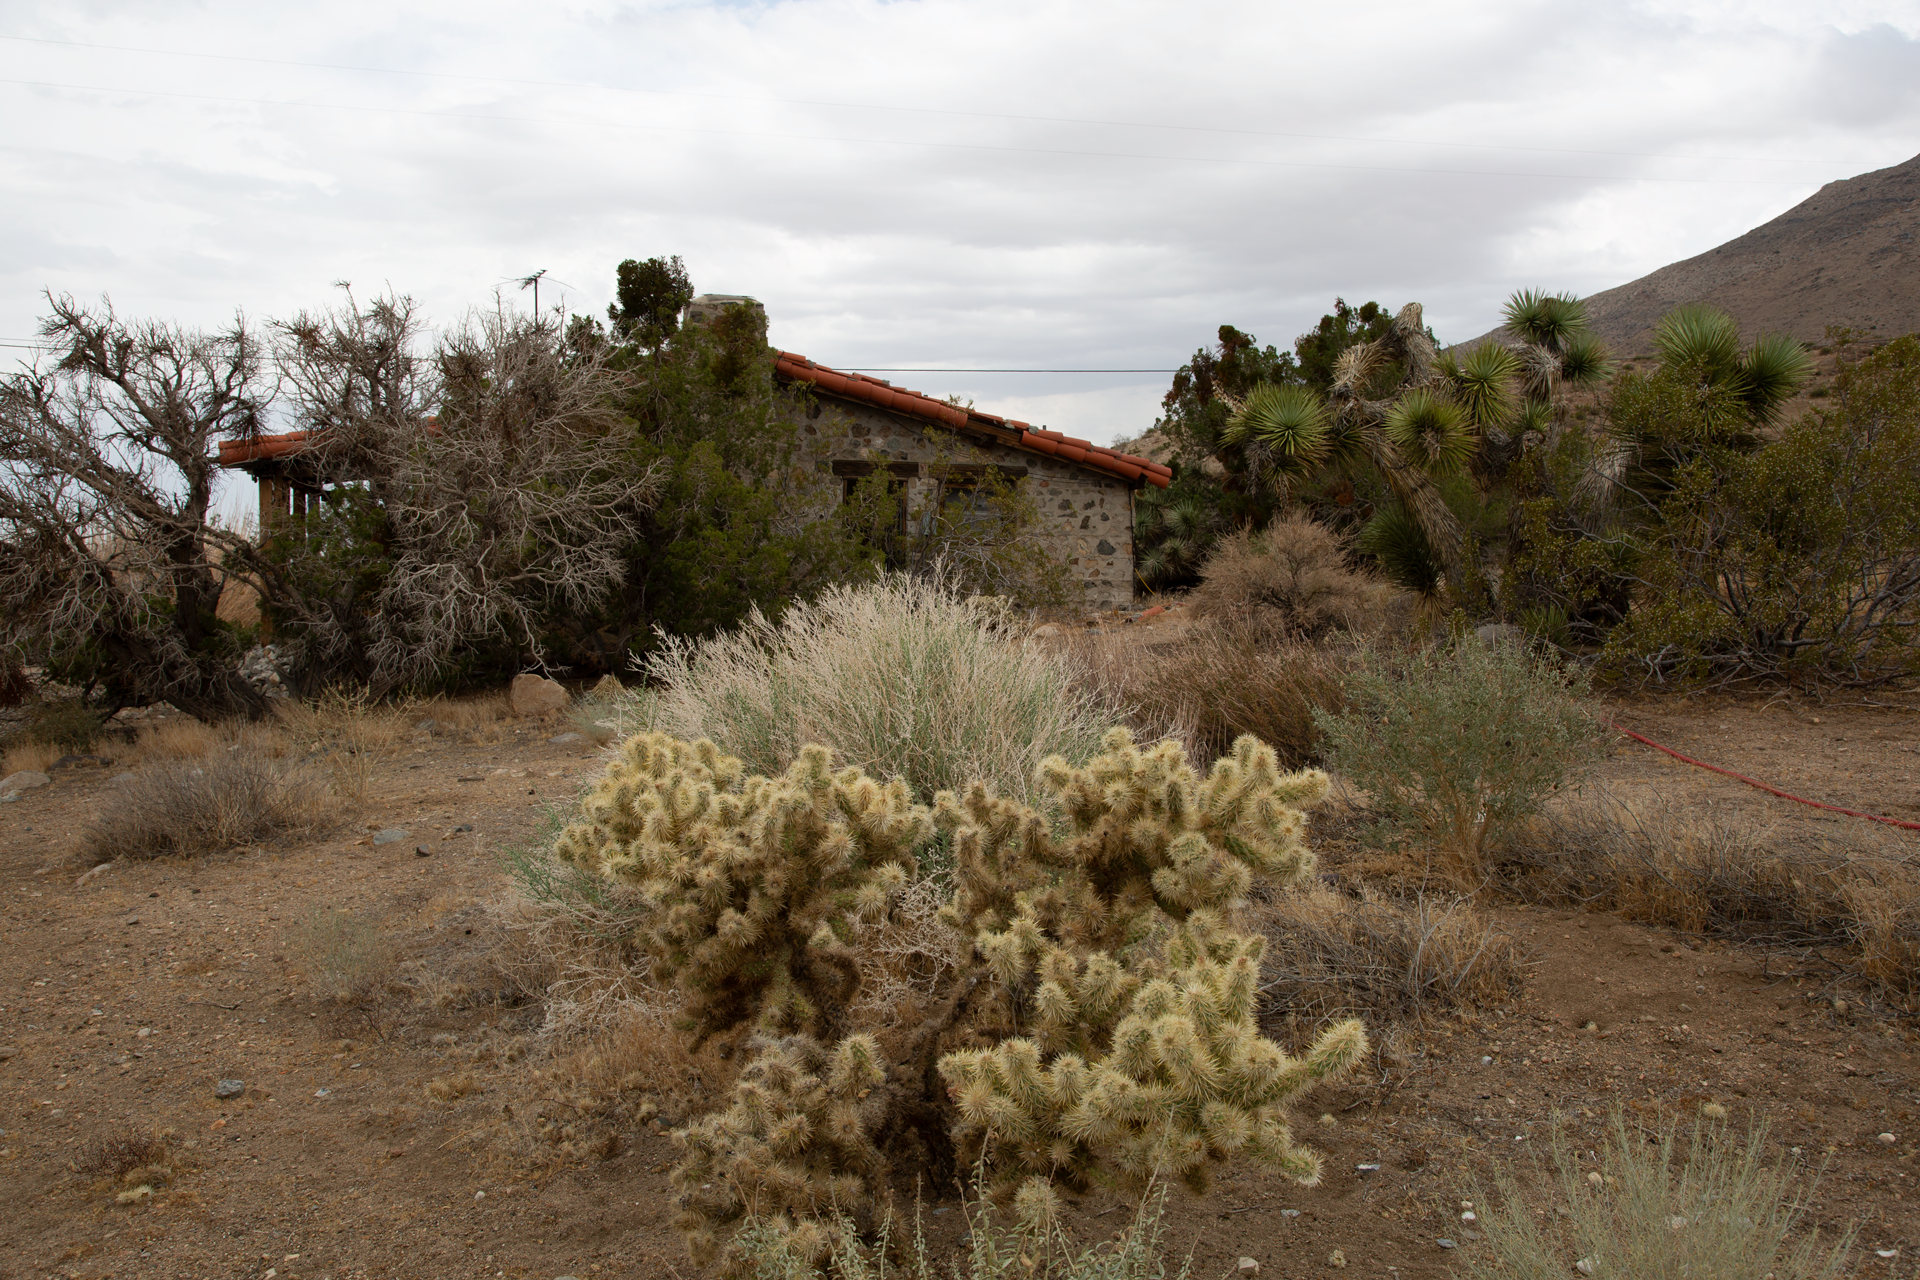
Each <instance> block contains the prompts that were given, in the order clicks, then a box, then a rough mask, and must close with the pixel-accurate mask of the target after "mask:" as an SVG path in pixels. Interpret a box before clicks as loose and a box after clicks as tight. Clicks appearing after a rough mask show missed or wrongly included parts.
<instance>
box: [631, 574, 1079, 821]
mask: <svg viewBox="0 0 1920 1280" xmlns="http://www.w3.org/2000/svg"><path fill="white" fill-rule="evenodd" d="M647 674H648V675H649V677H651V678H652V679H653V680H654V681H655V682H656V684H657V688H656V689H655V690H654V691H653V695H652V705H651V714H652V719H653V723H654V724H655V725H657V726H658V727H659V728H660V729H662V730H663V731H665V732H668V733H672V734H675V735H677V736H680V737H683V738H687V739H694V738H710V739H712V740H713V741H714V742H716V743H719V744H720V745H721V746H722V747H723V748H724V749H725V750H726V751H727V752H729V753H731V754H734V755H737V756H739V757H740V759H741V760H743V761H744V762H745V767H746V768H747V769H748V770H749V771H750V772H753V773H761V774H769V775H772V774H777V773H780V772H782V771H783V770H785V769H786V768H787V767H788V766H789V765H791V764H792V763H793V762H794V760H796V759H797V758H798V756H799V752H800V749H801V747H802V746H803V745H805V744H806V743H809V742H818V743H821V744H823V745H825V746H828V747H831V748H832V749H833V750H834V751H835V752H836V753H837V754H838V755H839V756H840V757H841V758H842V759H844V760H846V761H847V762H849V763H850V764H853V765H855V766H857V767H858V768H860V769H863V770H865V771H866V772H868V773H870V774H872V775H874V776H875V777H879V778H894V777H901V778H905V779H906V780H907V785H908V786H909V788H910V789H911V790H912V793H913V796H914V798H915V799H917V800H919V801H920V802H922V803H925V802H927V801H929V800H931V799H932V798H933V796H934V795H935V793H937V792H940V791H945V790H952V789H954V788H957V787H960V786H963V785H965V784H966V783H967V782H968V781H970V780H972V779H975V778H978V779H981V780H984V781H985V782H987V783H988V784H989V785H991V786H993V787H994V788H995V789H997V790H998V791H999V792H1000V793H1001V794H1004V795H1017V796H1025V795H1027V794H1029V793H1030V792H1031V789H1032V778H1033V771H1034V768H1035V767H1036V766H1037V765H1038V764H1039V763H1040V762H1041V761H1042V760H1044V759H1045V758H1047V757H1048V756H1050V755H1054V754H1056V753H1058V754H1064V755H1068V756H1073V757H1075V758H1084V757H1085V756H1087V755H1089V754H1091V753H1092V752H1093V750H1094V749H1095V748H1096V746H1097V744H1098V743H1099V740H1100V734H1101V731H1102V729H1103V728H1104V727H1105V726H1106V725H1107V724H1108V723H1109V722H1110V721H1111V720H1112V718H1113V716H1112V714H1111V712H1110V711H1109V709H1108V708H1107V707H1106V706H1104V705H1102V703H1101V701H1100V700H1099V698H1098V697H1096V696H1095V695H1093V694H1092V693H1090V692H1088V691H1087V690H1086V689H1085V688H1084V687H1081V686H1077V685H1076V682H1075V680H1074V679H1073V675H1074V671H1073V667H1072V664H1071V661H1070V659H1069V658H1067V657H1066V656H1064V655H1063V654H1061V653H1059V652H1057V651H1055V650H1052V649H1049V648H1047V647H1045V646H1042V645H1039V644H1024V643H1022V642H1021V641H1020V639H1019V637H1018V634H1017V632H1015V631H1013V630H1012V629H1011V628H1010V627H1009V626H1008V625H1007V624H1006V623H1004V622H1003V621H1002V620H1001V617H1000V613H999V611H997V610H995V609H993V608H992V607H991V606H989V605H986V604H981V603H975V602H971V601H968V600H966V599H964V598H962V597H961V596H960V594H959V593H958V592H957V591H955V590H954V589H952V588H951V587H950V586H948V585H947V584H946V583H944V582H942V581H939V580H925V579H917V578H909V577H904V576H889V577H886V578H884V579H882V580H881V581H879V582H876V583H871V584H867V585H862V586H837V587H832V588H829V589H828V590H827V591H825V592H824V593H822V594H821V595H820V597H819V598H818V599H816V600H813V601H809V602H801V603H797V604H794V605H792V606H791V607H790V608H788V610H787V611H786V613H784V614H783V615H781V618H780V620H779V621H778V622H777V623H776V622H774V621H772V620H770V619H768V618H767V617H766V616H764V615H762V614H760V613H759V612H757V611H756V612H754V613H753V614H752V615H751V616H750V617H749V618H748V620H747V622H746V623H745V624H744V625H743V626H741V627H740V628H739V629H738V630H736V631H732V632H728V633H725V634H722V635H719V636H715V637H713V638H712V639H709V640H704V641H678V640H669V641H667V642H666V643H665V644H664V646H663V648H662V650H661V651H660V652H659V653H658V654H656V655H655V657H654V658H653V659H652V660H651V661H650V662H649V663H648V665H647Z"/></svg>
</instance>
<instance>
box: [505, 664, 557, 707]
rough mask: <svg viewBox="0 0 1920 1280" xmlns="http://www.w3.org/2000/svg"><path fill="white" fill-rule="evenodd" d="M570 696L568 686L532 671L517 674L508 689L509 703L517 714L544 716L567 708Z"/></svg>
mask: <svg viewBox="0 0 1920 1280" xmlns="http://www.w3.org/2000/svg"><path fill="white" fill-rule="evenodd" d="M570 700H571V699H570V698H569V696H568V694H567V690H566V686H564V685H562V684H561V683H560V682H559V681H557V680H549V679H547V678H546V677H545V676H536V675H534V674H533V673H532V672H527V673H525V674H523V675H517V676H515V677H514V678H513V685H512V686H511V687H510V688H509V689H508V690H507V705H508V706H510V707H512V708H513V714H515V715H517V716H544V715H551V714H552V713H553V712H555V711H564V710H566V706H567V703H568V702H569V701H570Z"/></svg>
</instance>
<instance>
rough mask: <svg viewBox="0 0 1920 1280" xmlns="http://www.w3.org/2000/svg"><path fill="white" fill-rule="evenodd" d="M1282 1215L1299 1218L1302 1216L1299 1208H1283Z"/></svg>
mask: <svg viewBox="0 0 1920 1280" xmlns="http://www.w3.org/2000/svg"><path fill="white" fill-rule="evenodd" d="M1280 1216H1281V1217H1283V1218H1297V1217H1299V1216H1300V1211H1299V1210H1298V1209H1282V1210H1281V1211H1280Z"/></svg>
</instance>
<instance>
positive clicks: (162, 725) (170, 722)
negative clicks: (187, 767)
mask: <svg viewBox="0 0 1920 1280" xmlns="http://www.w3.org/2000/svg"><path fill="white" fill-rule="evenodd" d="M135 743H136V745H137V747H138V749H139V751H140V754H141V755H142V756H146V757H148V758H150V759H154V758H157V759H162V760H188V759H198V758H199V757H201V756H204V755H207V754H209V753H211V752H212V751H213V750H214V749H215V748H216V747H218V746H220V745H222V744H221V741H220V731H219V730H218V729H216V728H214V727H213V726H212V725H210V724H208V723H207V722H206V721H204V720H195V719H194V718H193V717H192V716H170V717H168V718H167V719H165V720H159V721H153V722H150V723H147V724H143V725H141V726H140V734H139V737H138V738H136V739H135Z"/></svg>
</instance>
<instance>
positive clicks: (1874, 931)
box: [1503, 790, 1920, 1007]
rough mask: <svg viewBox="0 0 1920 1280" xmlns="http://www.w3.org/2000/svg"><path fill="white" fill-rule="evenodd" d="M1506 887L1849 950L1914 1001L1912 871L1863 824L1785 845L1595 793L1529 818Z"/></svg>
mask: <svg viewBox="0 0 1920 1280" xmlns="http://www.w3.org/2000/svg"><path fill="white" fill-rule="evenodd" d="M1503 870H1504V871H1505V873H1506V876H1507V883H1508V884H1509V886H1510V887H1511V888H1512V889H1513V890H1514V891H1515V892H1517V893H1518V894H1520V895H1521V896H1523V897H1526V898H1529V899H1531V900H1533V901H1537V902H1542V903H1547V904H1551V905H1554V906H1561V907H1579V908H1584V909H1587V910H1593V911H1608V912H1614V913H1616V914H1618V915H1620V916H1622V917H1624V918H1626V919H1629V920H1638V921H1641V922H1642V923H1645V924H1652V925H1659V926H1662V927H1665V928H1671V929H1679V930H1684V931H1686V932H1689V933H1696V934H1708V935H1713V936H1718V937H1727V938H1738V939H1742V940H1744V941H1749V942H1760V943H1771V944H1777V945H1784V946H1796V947H1823V948H1834V949H1835V950H1836V951H1837V952H1840V953H1842V954H1848V953H1850V954H1851V957H1852V963H1853V965H1854V967H1855V968H1856V969H1857V971H1858V972H1860V973H1861V975H1862V976H1864V977H1866V978H1868V979H1869V980H1870V981H1872V982H1873V983H1874V984H1876V985H1877V986H1878V987H1879V988H1880V989H1881V990H1882V991H1883V992H1885V993H1886V994H1887V995H1889V996H1891V997H1892V998H1894V999H1895V1000H1897V1001H1899V1002H1900V1003H1902V1004H1903V1005H1906V1006H1907V1007H1912V1005H1913V1003H1914V1001H1915V1000H1916V998H1917V997H1920V873H1916V871H1915V870H1914V868H1913V866H1912V853H1911V847H1910V845H1908V844H1907V843H1906V842H1904V841H1902V840H1901V839H1900V838H1899V837H1897V836H1894V835H1892V834H1891V833H1888V834H1886V835H1878V834H1876V833H1875V832H1874V831H1873V829H1872V828H1866V827H1862V828H1859V829H1856V830H1854V831H1853V832H1851V833H1850V838H1849V839H1847V840H1846V841H1844V842H1823V843H1821V844H1819V845H1817V846H1811V847H1796V846H1794V845H1791V844H1789V843H1786V842H1784V841H1781V840H1779V839H1777V838H1776V837H1775V836H1774V834H1773V833H1772V832H1770V831H1768V830H1765V829H1762V828H1759V827H1755V826H1752V825H1749V824H1746V823H1742V822H1740V821H1738V820H1734V819H1728V818H1726V817H1724V816H1720V815H1716V814H1713V813H1711V812H1701V811H1699V810H1697V809H1686V810H1680V809H1677V808H1675V807H1674V806H1672V805H1670V804H1666V803H1663V802H1661V801H1659V800H1657V799H1654V800H1645V801H1636V802H1627V801H1622V800H1620V799H1618V798H1616V797H1614V796H1612V795H1609V794H1608V793H1606V792H1605V791H1604V790H1599V791H1594V792H1592V793H1590V794H1585V795H1582V796H1580V797H1578V798H1577V799H1576V798H1570V799H1569V801H1568V802H1567V803H1564V804H1561V805H1556V806H1553V807H1551V808H1549V809H1547V810H1545V811H1543V812H1542V813H1541V814H1540V815H1539V816H1538V817H1536V818H1535V819H1533V820H1532V821H1531V822H1529V823H1528V824H1527V825H1526V827H1525V829H1524V830H1523V831H1522V832H1521V833H1520V834H1519V835H1518V837H1517V838H1516V840H1515V841H1514V845H1513V847H1512V848H1511V849H1510V850H1509V851H1508V853H1507V856H1506V858H1505V865H1504V867H1503Z"/></svg>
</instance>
